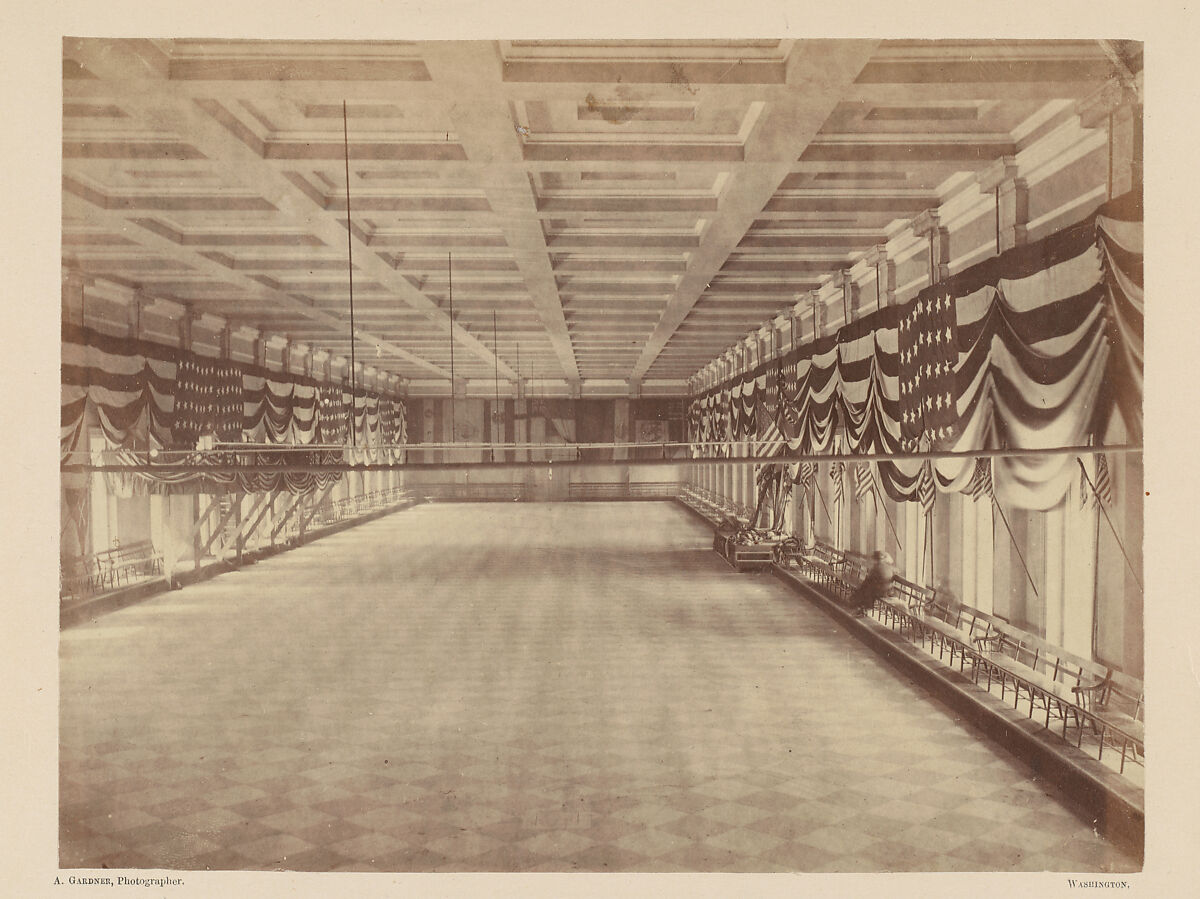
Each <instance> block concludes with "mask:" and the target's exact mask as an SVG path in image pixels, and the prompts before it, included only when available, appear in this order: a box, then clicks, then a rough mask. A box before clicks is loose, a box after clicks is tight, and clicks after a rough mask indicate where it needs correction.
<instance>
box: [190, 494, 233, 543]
mask: <svg viewBox="0 0 1200 899" xmlns="http://www.w3.org/2000/svg"><path fill="white" fill-rule="evenodd" d="M228 495H229V494H228V493H226V494H224V496H228ZM241 499H242V494H240V493H238V494H236V499H234V501H233V505H231V506H230V507H229V511H228V512H226V513H225V514H224V515H222V516H221V520H220V521H219V522H218V523H217V526H216V527H215V528H213V529H212V533H211V534H209V535H208V540H207V542H205V544H204V546H203V547H202V548H201V550H200V553H201V554H202V555H204V554H207V553H208V550H209V547H211V546H212V545H213V544H214V543H215V542H216V540H217V538H218V537H219V536H221V533H222V532H223V531H224V530H225V525H227V524H229V521H230V519H231V518H233V516H234V514H235V513H236V512H237V510H238V509H239V508H240V506H241Z"/></svg>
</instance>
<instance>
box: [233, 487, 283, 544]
mask: <svg viewBox="0 0 1200 899" xmlns="http://www.w3.org/2000/svg"><path fill="white" fill-rule="evenodd" d="M274 498H275V494H274V493H264V494H263V496H262V499H261V500H259V502H258V505H256V506H255V507H254V508H253V509H252V510H251V511H250V514H249V515H247V516H246V520H247V521H253V523H252V524H251V525H250V526H249V527H247V528H243V533H242V534H241V535H240V537H239V539H240V541H241V543H242V545H245V543H246V542H247V541H248V540H249V539H250V538H251V537H253V536H254V532H255V531H257V530H258V526H259V524H260V523H261V522H262V520H263V519H264V518H266V517H267V513H268V512H270V511H271V506H272V504H273V503H272V500H274Z"/></svg>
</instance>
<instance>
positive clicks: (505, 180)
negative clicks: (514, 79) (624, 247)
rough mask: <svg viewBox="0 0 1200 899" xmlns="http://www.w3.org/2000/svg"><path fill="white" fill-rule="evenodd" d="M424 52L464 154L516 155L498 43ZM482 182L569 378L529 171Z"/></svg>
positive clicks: (571, 359) (562, 325)
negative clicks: (501, 88) (500, 87)
mask: <svg viewBox="0 0 1200 899" xmlns="http://www.w3.org/2000/svg"><path fill="white" fill-rule="evenodd" d="M424 59H425V64H426V66H427V68H428V69H429V73H430V75H431V76H432V78H433V81H434V83H435V84H436V85H438V87H439V88H441V90H442V92H443V96H444V97H445V102H446V103H447V105H448V107H449V115H450V120H451V122H453V124H454V128H455V133H456V135H457V137H458V140H459V141H460V143H461V144H462V146H463V149H464V150H465V152H466V156H467V158H468V159H470V160H472V161H479V162H486V163H488V164H489V166H490V165H492V164H494V163H495V162H498V161H506V162H508V163H510V164H511V163H519V162H521V161H522V160H523V158H524V146H523V143H522V141H521V139H520V134H519V133H518V132H517V128H516V122H515V121H514V120H513V115H512V110H511V107H510V105H509V102H508V99H507V98H506V97H505V96H504V94H503V93H502V92H501V91H500V90H499V85H500V84H501V82H502V73H501V68H502V66H501V60H500V54H499V50H498V47H497V45H496V44H494V43H492V42H480V41H461V42H460V41H454V42H449V41H437V42H433V43H430V44H428V45H426V46H425V48H424ZM481 186H482V187H483V190H484V192H485V194H486V196H487V199H488V205H489V206H491V208H492V210H493V212H494V213H495V215H496V217H497V220H498V221H497V223H498V224H499V226H500V228H501V230H502V231H503V233H504V238H505V242H506V243H507V244H508V246H509V248H510V249H511V250H512V252H513V255H514V257H515V258H516V261H517V267H518V268H519V269H520V271H521V274H522V276H524V279H525V286H526V288H527V289H528V291H529V298H530V300H531V301H532V302H533V306H534V308H535V309H536V310H537V313H538V316H539V317H540V318H541V320H542V324H543V325H544V326H545V328H546V333H547V335H548V336H549V338H550V344H551V346H553V347H554V352H555V354H556V355H557V357H558V362H559V366H560V367H561V368H562V371H563V376H564V377H565V378H567V380H569V381H576V380H578V379H579V368H578V365H577V364H576V361H575V351H574V349H573V347H572V345H571V336H570V334H569V333H568V331H567V325H566V321H565V319H564V318H563V309H562V300H561V299H560V298H559V295H558V285H557V284H556V283H555V280H554V269H553V268H552V267H551V265H550V257H549V255H548V253H547V247H546V235H545V231H544V230H543V228H542V221H541V218H540V215H539V204H538V198H537V196H536V195H535V193H534V188H533V184H532V182H531V180H530V178H529V175H528V173H527V172H526V171H524V170H523V169H522V168H521V167H519V166H516V165H510V166H508V167H505V168H494V169H491V171H490V175H489V177H487V178H485V179H484V183H483V184H482V185H481Z"/></svg>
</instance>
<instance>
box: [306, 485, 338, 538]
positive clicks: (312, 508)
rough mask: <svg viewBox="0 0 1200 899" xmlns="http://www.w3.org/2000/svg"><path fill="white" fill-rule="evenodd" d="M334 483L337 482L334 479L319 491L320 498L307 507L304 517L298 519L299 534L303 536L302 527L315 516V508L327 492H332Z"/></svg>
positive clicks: (319, 504) (322, 500) (317, 507)
mask: <svg viewBox="0 0 1200 899" xmlns="http://www.w3.org/2000/svg"><path fill="white" fill-rule="evenodd" d="M336 484H337V482H336V481H334V482H333V483H332V484H330V485H329V486H328V487H326V488H325V490H324V491H323V492H322V493H321V496H320V498H319V499H318V500H317V501H316V502H315V503H313V504H312V505H311V506H310V507H309V509H308V512H306V513H305V515H304V517H303V518H302V519H300V536H304V529H305V528H306V527H308V523H309V522H310V521H312V520H313V518H314V517H315V516H316V514H317V510H318V509H319V508H321V503H323V502H325V500H326V499H327V498H328V496H329V494H331V493H332V492H333V488H334V487H335V486H336Z"/></svg>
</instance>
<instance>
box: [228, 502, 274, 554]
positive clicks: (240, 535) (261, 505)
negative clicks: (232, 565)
mask: <svg viewBox="0 0 1200 899" xmlns="http://www.w3.org/2000/svg"><path fill="white" fill-rule="evenodd" d="M270 498H271V494H269V493H264V494H263V495H262V496H260V497H259V498H258V499H256V500H255V501H254V505H252V506H251V507H250V511H249V512H248V513H247V514H246V515H245V516H241V517H239V520H238V529H237V537H236V540H237V557H238V561H239V562H241V560H242V553H243V552H245V549H246V538H247V537H249V536H250V534H251V533H253V531H254V528H256V527H258V523H259V522H260V521H262V518H263V515H264V514H266V505H267V501H268V500H270ZM251 521H253V522H254V523H253V524H252V525H250V527H249V529H247V527H246V525H247V523H249V522H251Z"/></svg>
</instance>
